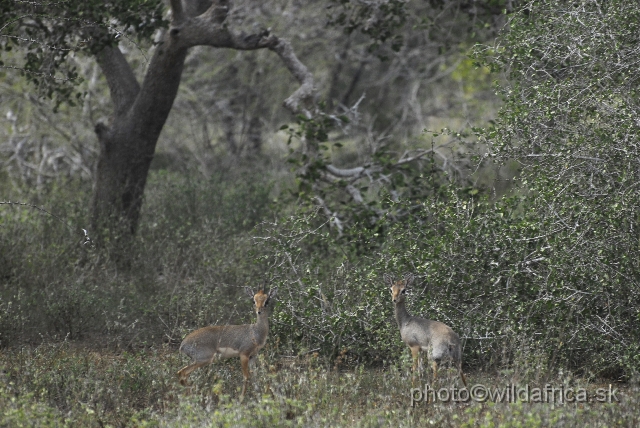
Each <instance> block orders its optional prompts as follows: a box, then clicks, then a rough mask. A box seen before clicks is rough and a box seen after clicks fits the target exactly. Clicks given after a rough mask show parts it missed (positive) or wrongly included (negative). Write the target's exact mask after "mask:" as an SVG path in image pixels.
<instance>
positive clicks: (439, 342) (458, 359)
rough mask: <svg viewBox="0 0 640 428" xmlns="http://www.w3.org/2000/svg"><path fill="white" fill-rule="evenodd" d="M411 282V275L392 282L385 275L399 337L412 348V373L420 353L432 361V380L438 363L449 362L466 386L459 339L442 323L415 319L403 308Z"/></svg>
mask: <svg viewBox="0 0 640 428" xmlns="http://www.w3.org/2000/svg"><path fill="white" fill-rule="evenodd" d="M413 279H414V277H413V275H412V274H407V275H405V276H404V278H403V279H401V280H399V281H394V280H393V278H392V277H391V276H389V275H387V274H384V282H385V283H386V284H387V285H388V286H389V287H390V288H391V298H392V300H393V303H394V304H395V313H396V321H397V322H398V327H399V328H400V337H401V338H402V341H403V342H404V343H406V344H407V346H408V347H409V349H411V356H412V357H413V371H414V373H415V371H416V369H417V368H418V366H420V367H422V363H421V362H420V361H419V359H420V352H421V351H422V352H425V353H427V359H428V360H429V361H431V367H432V368H433V380H435V379H436V376H437V372H438V362H441V361H443V360H449V361H451V362H453V363H454V364H455V365H456V366H457V367H458V372H459V373H460V378H461V379H462V383H463V384H464V386H465V387H466V386H467V380H466V379H465V378H464V373H462V344H461V342H460V337H458V335H457V334H456V332H455V331H453V330H452V329H451V327H449V326H448V325H446V324H444V323H441V322H439V321H432V320H426V319H424V318H420V317H414V316H412V315H411V314H410V313H409V312H408V311H407V307H406V306H405V299H406V292H407V289H408V287H409V286H410V285H411V283H412V282H413Z"/></svg>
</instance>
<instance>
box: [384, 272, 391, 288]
mask: <svg viewBox="0 0 640 428" xmlns="http://www.w3.org/2000/svg"><path fill="white" fill-rule="evenodd" d="M382 278H384V283H385V284H387V285H388V286H389V287H393V277H392V276H391V275H389V274H388V273H385V274H383V275H382Z"/></svg>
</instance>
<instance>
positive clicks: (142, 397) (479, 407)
mask: <svg viewBox="0 0 640 428" xmlns="http://www.w3.org/2000/svg"><path fill="white" fill-rule="evenodd" d="M185 363H186V360H185V358H184V357H183V356H180V355H179V354H178V353H177V352H176V351H175V349H173V348H171V347H169V346H167V345H163V346H160V347H155V348H148V349H143V350H140V351H136V352H115V351H112V350H106V349H93V348H90V347H84V346H82V345H78V344H73V343H69V342H63V343H57V344H45V345H40V346H37V347H22V348H9V349H4V350H2V351H0V368H2V374H1V375H0V426H11V427H14V426H16V427H17V426H96V427H106V426H113V427H120V426H154V427H155V426H158V427H165V426H166V427H172V426H265V427H267V426H269V427H271V426H362V427H377V426H428V425H433V426H469V427H471V426H474V427H475V426H505V427H511V426H513V427H517V426H527V427H529V426H534V427H535V426H585V425H588V426H634V425H638V423H639V422H640V421H639V419H640V418H639V416H638V414H637V412H636V411H635V410H634V409H635V402H636V401H637V400H638V398H640V390H639V389H638V386H637V385H633V384H631V383H629V384H616V385H612V386H611V388H612V389H617V390H618V392H617V394H616V395H617V398H618V399H619V401H615V400H612V402H610V403H609V402H599V401H597V400H595V397H596V393H597V390H598V388H603V390H606V391H608V390H609V382H605V383H598V382H588V381H587V380H585V379H579V378H573V377H572V376H570V375H567V374H555V375H554V376H551V377H549V378H548V379H546V380H545V381H544V382H546V383H548V384H550V385H552V386H553V387H555V388H561V387H562V388H564V389H567V388H574V389H576V390H577V389H578V388H584V390H585V391H586V392H587V395H588V396H589V397H590V400H589V401H586V402H574V403H567V402H564V403H561V402H559V400H556V401H555V402H521V401H520V402H505V400H503V401H502V402H501V401H500V400H495V401H496V402H493V401H492V400H487V402H478V401H474V400H469V401H467V402H441V401H438V400H436V401H435V402H429V403H425V402H424V401H420V402H418V403H416V404H415V406H412V392H413V393H414V394H415V392H414V391H412V378H411V375H410V373H409V372H408V370H407V368H408V366H409V364H408V362H407V361H406V359H405V358H401V359H399V361H398V362H397V363H395V364H390V365H387V366H386V367H379V368H365V367H363V366H357V367H351V368H345V367H335V365H334V364H329V363H328V362H327V361H322V360H321V359H319V358H318V357H317V355H315V354H308V355H307V356H305V357H302V358H287V357H284V356H279V355H277V354H276V352H275V351H274V350H273V349H268V347H267V349H265V351H264V352H263V353H261V354H260V355H259V356H258V358H257V359H256V361H255V362H254V363H253V367H252V386H251V387H250V388H249V392H248V393H247V396H246V397H245V398H244V400H243V402H242V403H239V401H238V396H239V394H240V389H241V384H242V375H241V371H240V365H239V361H238V360H237V359H231V360H227V361H223V362H219V363H214V364H213V365H211V366H208V367H206V368H204V369H200V370H198V371H196V372H194V373H193V374H192V376H191V379H190V380H191V383H192V389H191V393H190V394H188V393H187V391H186V390H185V389H184V388H183V387H181V386H180V385H179V384H178V382H177V379H176V375H175V373H176V371H177V370H178V369H179V368H180V367H182V366H183V365H184V364H185ZM442 374H443V376H442V377H441V378H439V379H438V381H437V383H435V384H434V385H433V387H436V388H452V387H454V386H455V387H459V380H457V376H456V374H455V371H454V370H451V371H449V372H447V371H446V370H444V371H442ZM467 377H468V381H469V387H470V388H471V387H472V385H476V384H481V385H484V386H486V387H488V388H501V387H505V386H508V385H510V384H514V385H516V386H517V387H520V388H521V387H524V386H525V385H527V384H528V385H529V386H530V388H535V387H540V388H544V384H541V383H535V382H536V381H535V380H533V379H515V378H513V375H512V374H511V373H510V372H508V371H505V372H502V373H484V372H473V373H467ZM428 380H429V379H416V380H415V381H414V383H413V385H414V386H420V388H421V389H422V388H424V384H425V382H427V381H428ZM415 398H417V396H415ZM511 401H513V400H511Z"/></svg>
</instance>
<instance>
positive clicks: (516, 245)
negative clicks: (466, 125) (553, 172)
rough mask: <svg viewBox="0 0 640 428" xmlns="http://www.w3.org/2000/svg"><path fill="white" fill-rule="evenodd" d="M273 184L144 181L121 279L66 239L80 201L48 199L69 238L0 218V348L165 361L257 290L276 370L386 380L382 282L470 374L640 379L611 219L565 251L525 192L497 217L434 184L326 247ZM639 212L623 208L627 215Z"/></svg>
mask: <svg viewBox="0 0 640 428" xmlns="http://www.w3.org/2000/svg"><path fill="white" fill-rule="evenodd" d="M228 180H233V182H234V185H233V186H231V185H229V182H228ZM268 183H269V180H265V179H264V174H261V173H258V172H255V171H254V172H253V173H251V172H248V171H239V172H238V174H237V176H234V177H231V176H230V175H220V176H213V177H211V178H209V179H204V178H203V179H194V178H193V176H189V175H180V174H177V173H171V172H167V171H157V172H155V173H154V174H153V175H152V180H151V181H150V183H149V192H148V194H147V200H146V204H145V210H144V213H143V218H144V221H143V222H142V224H143V225H144V226H143V227H142V228H141V230H140V233H139V235H138V238H137V240H136V242H135V244H134V247H133V248H132V249H131V265H130V266H131V268H130V270H128V271H121V270H118V269H117V268H116V267H115V266H116V265H115V264H112V263H110V261H109V260H110V254H109V253H108V252H106V251H103V250H102V249H101V248H100V247H99V246H96V247H87V246H82V245H81V243H80V241H81V240H80V238H81V237H80V236H79V235H76V234H74V233H72V232H71V231H70V229H69V227H68V226H69V225H82V224H83V221H84V219H86V216H87V211H86V206H87V204H86V201H85V200H83V198H82V197H78V196H77V195H82V194H83V193H81V192H69V191H68V189H69V187H68V186H65V187H64V188H58V189H54V190H52V191H51V193H50V194H49V195H48V197H47V198H46V199H44V200H43V202H45V201H46V203H47V205H48V207H49V209H50V210H51V211H53V212H58V213H59V212H64V213H65V216H66V220H67V223H66V224H63V223H61V222H60V221H58V220H56V219H54V218H52V217H50V216H47V215H45V214H43V213H41V212H39V211H35V210H29V209H28V208H25V207H17V206H3V209H2V213H1V214H0V219H1V221H2V227H1V228H0V234H1V235H2V237H1V239H0V246H1V251H0V254H2V272H1V274H2V289H1V290H0V298H1V300H0V308H1V309H2V310H1V311H0V314H1V316H0V340H1V341H2V342H1V344H2V346H14V345H18V344H20V343H24V342H32V343H40V342H41V341H43V340H45V341H49V340H60V339H67V340H83V341H87V342H91V341H93V342H95V343H99V344H102V345H104V346H108V347H114V348H124V349H137V348H139V347H147V346H154V345H158V344H160V343H163V342H165V343H169V344H171V346H173V347H175V346H176V345H177V343H179V341H180V340H181V338H182V337H183V335H184V334H185V333H186V332H188V331H189V330H191V329H193V328H196V327H200V326H203V325H207V324H216V323H234V322H251V321H252V312H251V310H250V304H251V302H250V301H249V300H248V299H246V297H244V294H243V293H242V292H241V287H242V286H244V285H249V286H251V287H257V286H258V285H261V284H265V285H266V286H267V287H272V286H278V287H279V299H278V300H279V303H278V306H277V309H276V310H275V313H274V315H273V322H272V331H271V334H270V339H269V343H270V346H271V347H272V349H273V352H274V355H279V356H295V355H304V354H306V353H309V352H318V353H319V354H320V355H322V356H324V357H326V358H327V361H330V362H331V363H332V364H333V363H335V362H336V361H337V362H339V363H340V364H342V363H346V364H353V363H364V364H373V365H380V364H384V365H387V364H391V363H394V362H397V361H398V357H399V356H400V355H403V354H405V353H406V350H405V349H404V345H402V344H401V342H400V340H399V337H398V334H397V327H396V325H395V320H394V319H393V311H392V303H391V301H390V298H389V292H388V290H387V289H386V287H385V286H384V284H383V282H382V280H381V277H382V274H383V273H385V272H388V273H391V274H396V275H397V274H400V273H403V272H413V273H414V274H415V275H416V276H417V280H416V284H415V285H414V287H413V292H412V294H411V296H410V305H409V308H410V311H411V312H412V313H415V314H422V315H425V316H428V317H430V318H433V319H438V320H441V321H443V322H446V323H447V324H449V325H451V326H452V327H453V328H454V329H455V330H456V331H458V332H459V334H460V335H461V336H462V337H463V338H464V341H465V345H464V346H465V349H464V355H465V365H466V367H467V368H476V369H485V370H492V369H509V370H513V371H514V372H517V373H519V374H520V375H523V376H537V375H538V374H539V373H543V372H548V371H554V370H559V369H571V370H574V371H577V372H579V373H582V374H584V375H586V376H597V375H608V376H616V377H617V376H623V377H628V376H631V375H633V374H634V373H635V372H636V371H637V370H638V366H639V361H638V351H639V349H638V343H640V337H638V333H637V332H636V329H634V328H633V327H634V325H635V324H636V323H637V321H638V316H639V315H638V314H639V312H638V306H637V302H638V297H639V296H638V291H637V290H638V288H637V286H636V285H635V282H634V281H636V280H637V274H636V272H637V270H636V264H635V263H634V262H633V261H632V260H633V259H634V257H632V255H633V254H637V253H638V248H637V245H638V241H637V239H634V235H633V234H631V233H628V234H626V235H625V234H622V233H621V232H623V230H622V231H620V229H619V228H617V227H616V230H618V231H620V232H619V233H620V234H619V235H618V238H617V239H615V240H614V239H609V238H608V235H606V234H605V233H604V232H605V231H606V230H610V229H611V228H613V227H614V226H615V225H617V224H619V223H616V221H618V222H622V221H623V220H624V221H625V222H629V217H627V216H625V212H624V211H621V209H620V205H617V206H613V205H612V206H611V211H610V212H608V213H607V212H604V213H603V214H606V215H608V216H609V217H608V219H609V220H608V222H607V223H604V227H603V228H601V229H593V230H592V231H591V232H590V233H581V234H576V233H574V230H573V229H572V228H561V229H558V227H557V223H556V222H553V221H549V220H548V218H541V217H540V213H541V212H544V210H543V208H544V207H545V206H546V205H545V204H546V200H545V198H544V197H543V195H540V194H539V193H538V192H534V191H532V192H531V193H530V194H526V195H525V194H519V195H515V196H513V195H512V196H506V197H503V198H499V199H495V200H492V199H491V198H489V197H488V196H487V195H483V194H481V193H475V192H469V191H468V190H466V191H465V190H463V189H459V188H456V187H455V186H450V185H444V186H442V187H441V188H440V190H439V192H438V196H437V197H435V198H433V199H431V200H424V201H412V202H411V203H409V202H402V203H397V204H395V205H394V203H392V202H389V203H390V204H391V205H394V209H395V210H396V211H404V212H406V213H407V215H406V216H405V220H404V221H401V222H395V223H394V222H391V221H389V222H388V223H387V224H384V227H376V228H374V229H372V228H367V227H361V228H356V229H354V230H353V232H352V233H351V234H349V235H344V236H342V237H340V238H339V237H337V235H336V234H335V233H334V232H333V231H332V230H331V229H330V228H329V227H328V224H327V220H326V219H325V218H324V216H322V215H319V214H318V213H316V212H315V211H313V210H304V209H302V208H293V207H291V208H288V210H289V211H287V210H285V209H283V208H282V204H281V202H279V201H278V200H274V199H275V198H274V193H273V192H272V191H270V186H269V184H268ZM470 193H474V194H470ZM570 201H573V205H569V202H570ZM565 202H566V205H565V206H564V207H562V209H565V210H569V209H571V210H572V212H574V213H575V215H576V216H580V215H581V213H582V212H583V211H584V210H583V209H582V208H581V206H580V200H578V199H576V198H569V199H568V201H565ZM637 202H640V201H638V200H637V199H633V198H631V199H630V198H629V197H628V195H627V198H626V199H625V201H624V203H625V205H624V206H628V207H632V206H634V205H635V203H637ZM605 220H606V218H605ZM632 227H635V224H630V226H629V228H630V229H629V230H631V228H632ZM607 267H615V269H612V268H607Z"/></svg>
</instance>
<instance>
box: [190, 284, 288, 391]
mask: <svg viewBox="0 0 640 428" xmlns="http://www.w3.org/2000/svg"><path fill="white" fill-rule="evenodd" d="M245 288H246V291H247V293H248V294H249V296H250V297H251V298H252V299H253V301H254V303H255V310H256V314H257V315H258V320H257V321H256V323H255V324H244V325H214V326H209V327H204V328H201V329H199V330H196V331H194V332H193V333H190V334H189V335H187V337H185V338H184V340H183V341H182V344H181V345H180V352H182V353H183V354H186V355H188V356H189V357H191V359H192V360H193V362H192V363H191V364H189V365H187V366H185V367H183V368H182V369H180V371H178V378H179V379H180V383H181V384H182V385H186V384H187V378H188V377H189V375H190V374H191V372H192V371H194V370H195V369H197V368H198V367H202V366H205V365H207V364H210V363H212V362H213V360H215V359H223V358H233V357H240V365H241V366H242V374H243V376H244V383H243V385H242V393H241V394H240V396H241V397H243V396H244V393H245V391H246V389H247V383H248V382H249V375H250V373H249V359H250V358H251V357H253V356H254V355H256V354H257V353H258V351H259V350H260V349H261V348H262V347H263V346H264V345H265V343H266V342H267V336H268V334H269V314H270V313H271V308H272V307H273V303H272V299H273V298H274V297H275V296H276V292H277V288H274V289H272V290H270V291H269V294H267V293H265V292H264V289H260V290H258V291H257V292H256V293H255V294H254V293H253V291H252V290H251V289H250V288H249V287H245Z"/></svg>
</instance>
